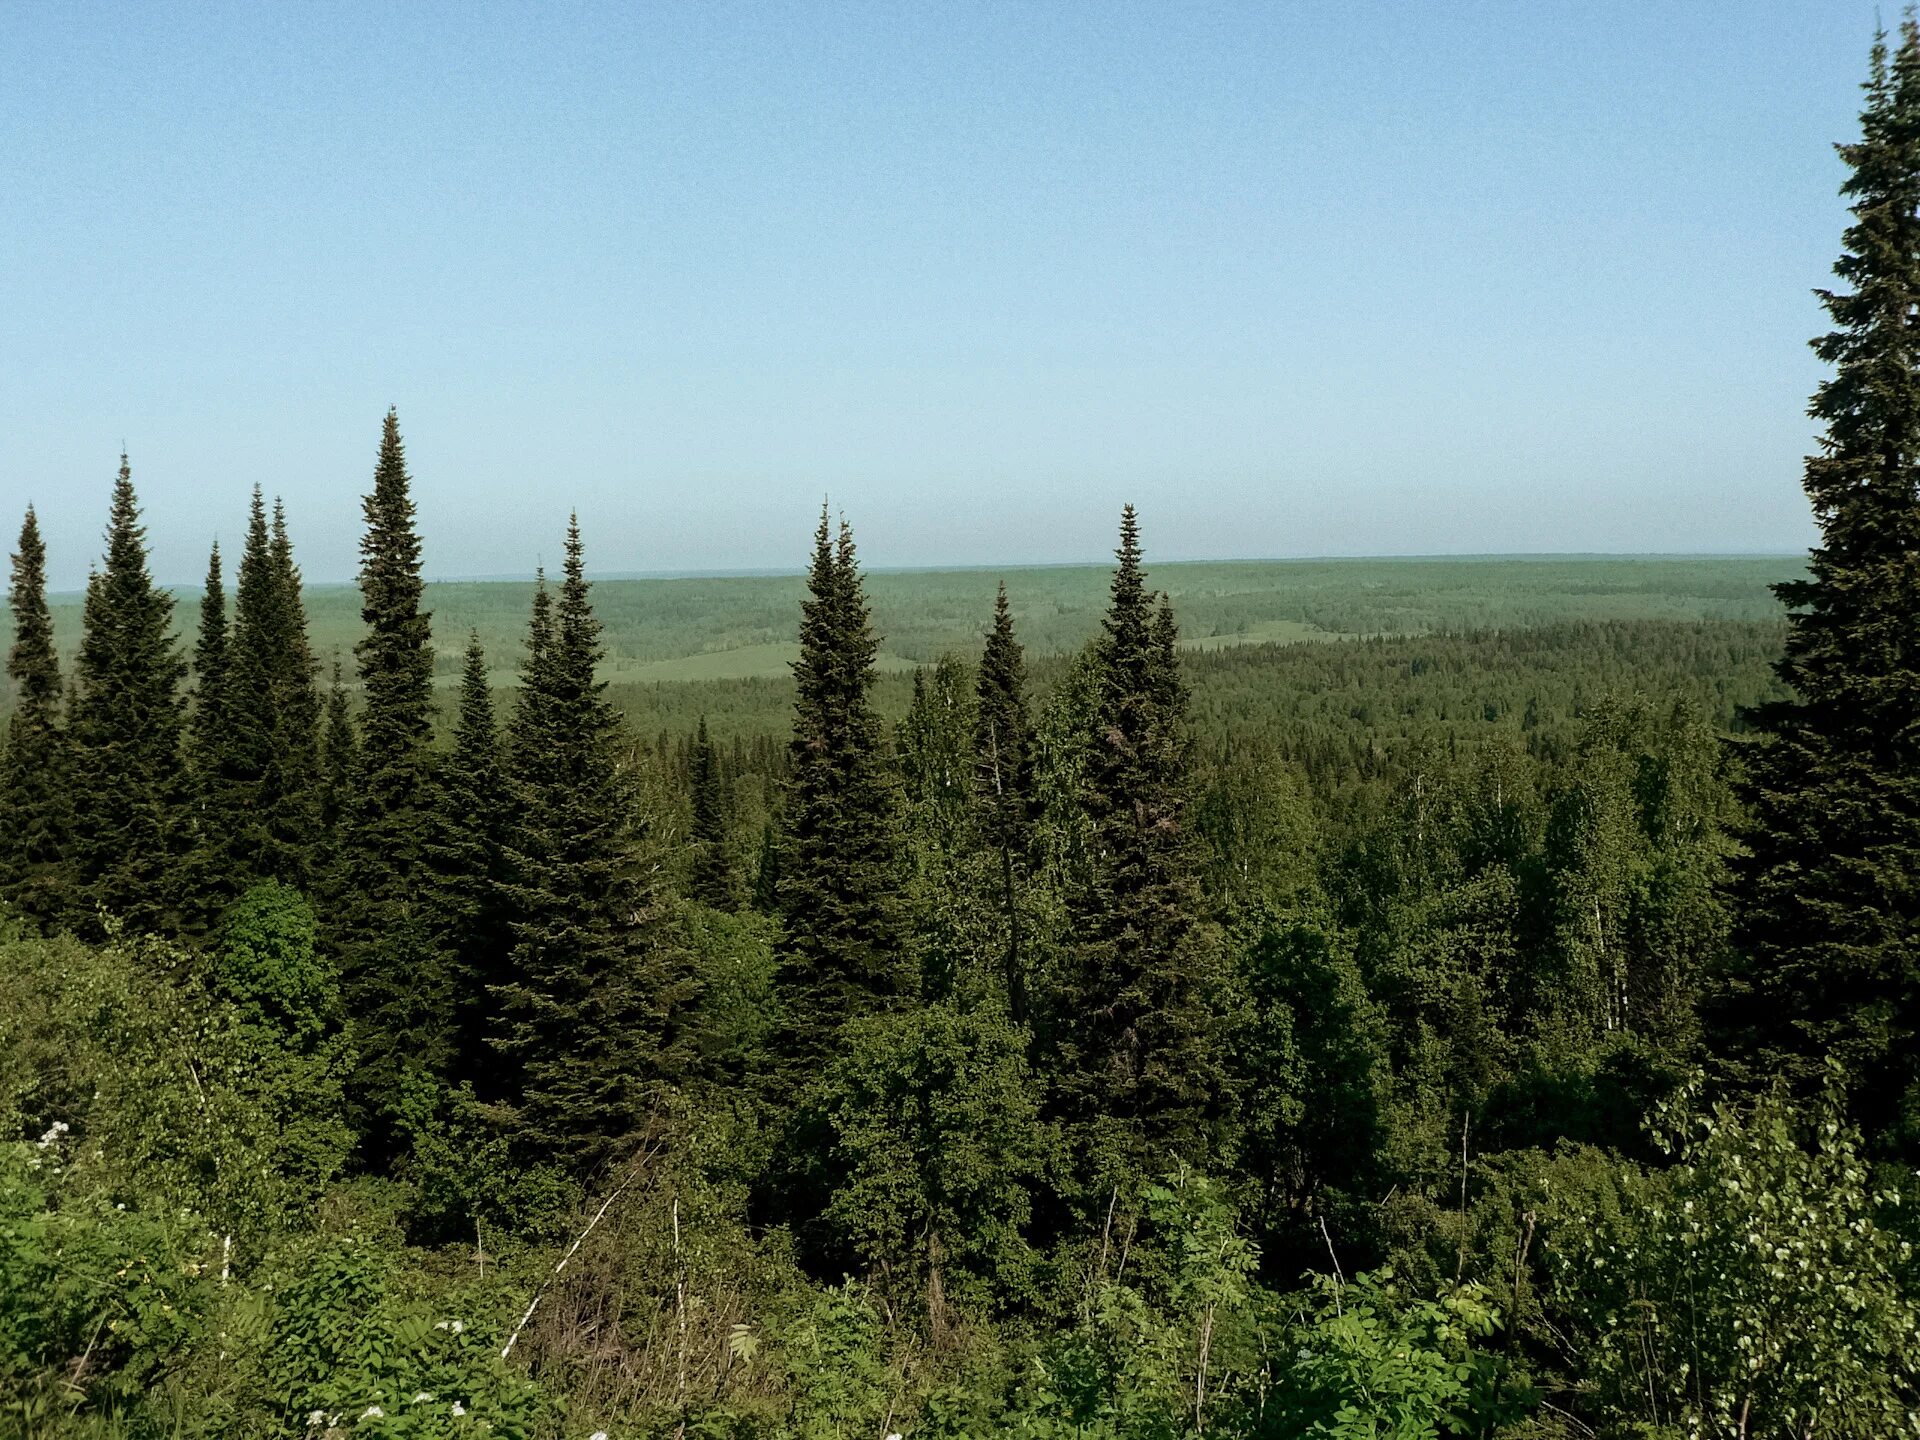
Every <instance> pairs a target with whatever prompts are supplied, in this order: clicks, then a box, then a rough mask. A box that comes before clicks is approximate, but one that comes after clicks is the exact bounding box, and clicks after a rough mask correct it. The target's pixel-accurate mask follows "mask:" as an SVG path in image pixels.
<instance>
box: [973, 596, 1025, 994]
mask: <svg viewBox="0 0 1920 1440" xmlns="http://www.w3.org/2000/svg"><path fill="white" fill-rule="evenodd" d="M973 717H974V718H973V764H974V787H975V790H976V792H977V794H978V796H979V810H980V832H981V838H982V840H983V841H984V842H985V844H986V845H987V847H988V848H989V849H991V850H992V851H993V852H994V853H995V856H996V858H997V860H998V862H999V866H1000V890H1001V894H1000V902H1001V905H1002V907H1003V908H1004V910H1005V913H1006V922H1007V956H1006V966H1005V977H1004V981H1003V983H1004V985H1005V988H1006V992H1007V1010H1008V1013H1009V1015H1010V1016H1011V1017H1012V1019H1013V1020H1014V1021H1015V1023H1020V1022H1023V1021H1025V1019H1026V1018H1027V982H1026V972H1025V961H1024V959H1023V958H1022V956H1021V949H1020V903H1019V884H1020V879H1021V876H1022V874H1023V873H1024V867H1025V861H1026V854H1027V846H1028V841H1029V838H1030V836H1031V833H1032V806H1033V722H1032V719H1031V718H1030V715H1029V712H1028V709H1027V663H1026V655H1025V652H1023V651H1022V649H1021V648H1020V642H1019V641H1018V640H1017V639H1015V638H1014V633H1013V611H1012V609H1011V607H1010V606H1009V605H1008V604H1007V587H1006V586H1005V585H1004V584H1002V585H1001V586H1000V590H999V593H998V594H997V595H996V596H995V597H994V602H993V628H992V629H991V630H989V631H988V632H987V644H986V648H985V650H983V651H982V652H981V655H980V673H979V676H978V678H977V679H976V681H975V685H974V712H973Z"/></svg>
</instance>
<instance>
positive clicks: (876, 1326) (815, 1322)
mask: <svg viewBox="0 0 1920 1440" xmlns="http://www.w3.org/2000/svg"><path fill="white" fill-rule="evenodd" d="M785 1339H786V1343H785V1345H784V1346H783V1347H782V1354H781V1360H782V1364H783V1366H784V1368H785V1371H786V1381H787V1393H788V1396H789V1397H790V1398H789V1407H790V1408H789V1410H788V1413H787V1417H786V1422H785V1423H784V1424H783V1425H781V1426H780V1428H779V1429H778V1430H777V1431H776V1432H775V1433H776V1434H777V1435H778V1437H779V1440H841V1437H842V1436H845V1435H847V1434H849V1433H852V1434H861V1435H867V1434H872V1435H879V1434H882V1433H884V1432H883V1430H882V1428H881V1422H882V1421H884V1420H886V1419H887V1418H888V1417H889V1416H890V1415H891V1414H893V1413H894V1410H893V1401H894V1397H895V1393H896V1386H895V1377H894V1376H893V1374H892V1373H891V1371H890V1369H889V1367H888V1365H887V1361H886V1356H885V1354H884V1352H883V1349H882V1345H881V1332H880V1317H879V1316H878V1315H877V1314H876V1313H875V1312H874V1307H873V1305H872V1303H871V1302H870V1301H869V1300H868V1298H867V1295H866V1292H865V1291H864V1290H863V1289H862V1288H861V1287H860V1286H858V1285H855V1284H853V1283H851V1282H849V1283H848V1284H846V1285H841V1286H829V1287H827V1288H825V1289H823V1290H821V1291H820V1293H819V1295H818V1296H817V1297H816V1298H815V1299H814V1301H813V1303H812V1305H811V1306H810V1307H809V1308H808V1310H807V1311H806V1313H805V1314H803V1315H802V1316H801V1317H800V1318H799V1320H798V1321H797V1322H796V1323H795V1324H794V1325H793V1326H792V1327H791V1329H790V1330H789V1331H788V1333H787V1335H786V1337H785Z"/></svg>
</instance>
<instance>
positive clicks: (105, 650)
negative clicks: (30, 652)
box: [70, 455, 187, 933]
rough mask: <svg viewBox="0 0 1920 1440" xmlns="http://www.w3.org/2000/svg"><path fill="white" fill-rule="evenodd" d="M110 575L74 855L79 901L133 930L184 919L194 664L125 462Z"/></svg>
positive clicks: (93, 608) (77, 800) (83, 748)
mask: <svg viewBox="0 0 1920 1440" xmlns="http://www.w3.org/2000/svg"><path fill="white" fill-rule="evenodd" d="M106 538H107V550H106V556H105V560H104V562H103V564H102V566H101V568H100V569H99V570H97V571H95V572H94V574H93V575H92V576H91V577H90V579H89V580H88V583H87V598H86V606H85V610H84V620H83V633H82V636H81V640H80V654H79V661H78V664H77V666H76V679H77V686H76V696H75V701H74V707H73V723H72V731H71V733H72V737H73V771H72V779H73V783H72V786H71V788H70V793H71V794H72V796H73V814H74V844H73V854H74V860H75V864H76V869H77V872H78V877H77V879H78V890H79V895H80V897H81V901H82V903H83V904H84V906H85V907H86V909H87V911H88V912H89V915H88V920H87V923H88V926H89V928H91V927H92V925H93V923H94V922H93V919H92V917H93V916H94V915H97V914H102V913H104V914H105V915H107V916H110V917H114V918H117V919H118V920H120V921H121V922H123V923H124V924H125V925H127V926H128V927H129V928H130V929H132V930H134V931H147V932H156V933H166V932H168V931H171V930H172V929H173V928H174V927H175V923H176V921H177V919H178V912H177V908H176V904H177V890H178V887H179V883H180V873H179V860H180V858H181V851H182V850H183V849H184V841H185V838H186V836H185V829H184V825H183V818H184V817H183V814H182V810H183V801H184V799H185V794H184V790H185V778H186V777H185V772H184V769H183V766H182V757H181V740H182V732H183V729H184V725H185V717H184V711H183V708H182V704H181V696H180V693H179V690H180V682H181V680H182V679H183V678H184V677H185V675H186V670H187V666H186V661H185V660H183V659H182V658H181V656H180V654H179V651H178V648H177V647H176V645H175V642H174V639H173V634H172V617H173V597H172V596H170V595H169V594H167V592H166V591H164V590H162V589H161V588H160V587H158V586H157V585H155V584H154V583H153V579H152V576H151V575H150V574H149V573H148V570H147V548H146V531H145V529H144V528H143V527H142V526H141V524H140V504H139V500H138V498H137V497H136V496H135V494H134V489H133V472H132V469H131V467H130V466H129V465H128V463H127V457H126V456H125V455H122V456H121V457H120V473H119V475H118V476H117V477H116V478H115V480H114V486H113V506H112V510H111V513H110V516H109V519H108V524H107V537H106Z"/></svg>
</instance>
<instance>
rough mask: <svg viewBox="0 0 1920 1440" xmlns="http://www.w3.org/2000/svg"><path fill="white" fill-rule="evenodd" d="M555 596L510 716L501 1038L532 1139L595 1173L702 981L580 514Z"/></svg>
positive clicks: (516, 1108)
mask: <svg viewBox="0 0 1920 1440" xmlns="http://www.w3.org/2000/svg"><path fill="white" fill-rule="evenodd" d="M546 596H547V592H546V589H545V587H544V586H542V587H541V588H540V589H539V590H537V591H536V592H535V602H534V603H535V611H534V618H533V623H532V626H531V627H530V631H529V644H528V651H529V654H528V668H527V672H526V674H525V676H524V677H523V682H522V692H521V698H520V702H519V705H518V707H517V713H516V715H515V720H514V727H513V750H514V754H515V757H516V766H515V773H514V774H513V777H512V784H513V791H514V794H513V818H512V822H511V827H510V829H509V832H508V838H507V844H506V853H505V867H506V871H507V874H508V877H509V880H508V884H507V886H506V896H507V902H508V905H509V907H510V920H511V934H512V939H513V950H512V955H511V961H510V967H509V975H508V977H507V979H506V981H505V983H504V984H502V985H500V986H499V987H498V988H497V989H496V990H495V992H494V994H495V999H496V1001H497V1004H498V1009H499V1016H500V1023H499V1029H498V1031H497V1034H496V1038H495V1044H496V1045H497V1047H498V1049H499V1051H500V1052H501V1054H502V1056H503V1057H504V1058H505V1059H506V1061H507V1062H508V1064H509V1065H510V1066H512V1067H513V1073H512V1076H511V1080H512V1084H513V1088H512V1090H511V1091H510V1092H509V1097H508V1102H507V1104H508V1108H509V1110H510V1111H511V1112H512V1117H513V1129H514V1138H515V1140H516V1143H517V1145H518V1146H519V1148H520V1150H521V1152H522V1153H523V1154H525V1155H526V1156H527V1157H529V1158H537V1159H543V1160H545V1159H552V1160H557V1161H560V1162H561V1163H563V1164H566V1165H568V1166H569V1167H571V1168H572V1169H574V1170H575V1172H576V1173H584V1172H585V1171H587V1170H588V1169H590V1168H591V1167H592V1166H594V1165H595V1164H597V1163H598V1162H600V1161H601V1160H603V1159H605V1158H606V1157H607V1156H608V1155H609V1154H610V1153H612V1152H613V1151H615V1150H616V1149H617V1148H618V1147H619V1145H620V1144H621V1142H622V1141H623V1140H625V1139H627V1138H628V1137H629V1136H631V1135H632V1134H633V1133H634V1132H635V1130H636V1129H637V1128H638V1127H639V1125H640V1124H641V1123H642V1121H643V1119H644V1117H645V1116H646V1114H647V1112H648V1110H649V1108H650V1107H651V1106H652V1105H653V1104H654V1103H655V1102H657V1100H658V1099H659V1098H661V1095H662V1092H663V1091H664V1090H665V1089H666V1087H668V1086H670V1085H672V1084H673V1083H674V1082H675V1081H676V1080H677V1078H678V1077H679V1075H680V1073H681V1070H682V1067H683V1065H684V1061H685V1055H686V1045H687V1039H686V1037H685V1035H684V1033H683V1021H684V1013H683V1012H684V1011H685V1009H686V1006H687V1005H688V1003H689V1001H690V999H691V998H692V987H691V982H690V979H689V970H688V967H687V965H686V957H685V955H684V952H683V951H682V950H681V948H680V947H679V946H678V945H677V944H676V943H675V941H674V939H673V937H672V935H671V934H670V933H669V930H668V924H667V916H666V915H665V913H664V911H663V908H662V906H661V903H660V896H659V895H658V894H657V893H656V892H655V889H654V885H653V881H652V878H651V867H650V866H649V865H648V863H647V855H646V845H647V841H648V836H647V832H646V827H645V825H644V822H643V820H642V817H641V815H640V813H639V809H638V806H637V805H636V803H635V802H636V796H635V794H634V788H633V783H632V778H631V776H630V774H629V772H628V770H627V768H626V766H625V764H624V761H623V755H624V750H625V739H624V735H623V726H622V722H621V719H620V715H619V712H618V711H617V710H616V709H615V708H614V707H613V706H612V705H611V704H610V703H609V702H608V701H607V698H606V693H605V691H606V686H605V684H604V682H602V681H599V680H597V679H596V678H595V675H594V670H595V667H596V665H597V664H598V663H599V661H600V658H601V654H602V647H601V643H600V623H599V621H598V620H597V619H596V618H595V617H594V614H593V608H592V603H591V599H590V587H589V584H588V581H587V578H586V568H585V552H584V548H583V546H582V544H581V540H580V530H579V526H578V523H577V522H575V523H573V524H571V525H570V526H569V528H568V531H567V547H566V565H565V571H564V576H563V580H562V583H561V586H560V593H559V597H558V600H557V602H556V603H554V604H553V605H552V608H551V610H550V611H549V609H548V604H547V599H546Z"/></svg>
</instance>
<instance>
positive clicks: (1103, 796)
mask: <svg viewBox="0 0 1920 1440" xmlns="http://www.w3.org/2000/svg"><path fill="white" fill-rule="evenodd" d="M1116 554H1117V556H1118V560H1119V564H1118V566H1117V568H1116V569H1115V571H1114V577H1113V586H1112V592H1111V598H1110V602H1109V605H1108V609H1107V614H1106V618H1105V621H1104V624H1103V629H1102V634H1101V636H1100V638H1099V640H1098V641H1097V642H1096V647H1097V648H1096V659H1097V676H1096V679H1097V687H1098V688H1097V694H1096V698H1095V703H1094V706H1093V713H1092V716H1091V724H1090V726H1089V734H1088V737H1087V759H1086V773H1085V776H1084V779H1083V784H1082V792H1081V804H1082V806H1083V808H1084V810H1085V813H1086V818H1087V823H1088V825H1089V827H1090V832H1091V845H1090V852H1091V853H1090V857H1089V865H1088V873H1087V875H1086V877H1085V879H1084V882H1083V883H1082V884H1080V885H1079V886H1078V887H1077V893H1075V894H1074V895H1072V896H1071V897H1070V908H1071V912H1072V920H1073V933H1072V936H1071V940H1070V943H1069V946H1068V951H1067V954H1066V956H1065V957H1064V962H1065V963H1064V964H1063V965H1062V966H1061V969H1060V974H1059V977H1058V980H1057V982H1056V987H1055V989H1054V993H1053V994H1051V995H1050V996H1049V1005H1048V1023H1047V1026H1046V1038H1047V1039H1048V1040H1049V1041H1051V1045H1050V1047H1049V1049H1050V1052H1051V1066H1050V1068H1051V1069H1052V1072H1053V1086H1054V1101H1055V1106H1056V1108H1057V1110H1058V1113H1059V1114H1060V1115H1061V1117H1062V1118H1063V1119H1065V1120H1067V1121H1068V1122H1069V1123H1070V1124H1075V1125H1079V1126H1082V1127H1088V1128H1086V1129H1084V1130H1083V1132H1082V1133H1083V1139H1082V1142H1081V1143H1082V1144H1083V1145H1084V1146H1087V1147H1091V1148H1092V1149H1097V1150H1098V1151H1099V1152H1100V1153H1099V1154H1097V1155H1090V1156H1089V1159H1090V1163H1091V1164H1092V1165H1093V1166H1094V1167H1095V1168H1096V1169H1098V1168H1101V1167H1110V1166H1111V1165H1112V1164H1113V1163H1114V1162H1116V1161H1118V1162H1120V1163H1122V1164H1135V1165H1138V1164H1145V1165H1157V1164H1164V1163H1165V1161H1166V1159H1167V1156H1168V1154H1169V1152H1171V1153H1172V1154H1173V1155H1177V1156H1179V1157H1180V1158H1183V1159H1185V1160H1187V1161H1189V1162H1197V1161H1199V1160H1201V1159H1202V1158H1203V1157H1204V1156H1205V1154H1206V1151H1207V1148H1208V1145H1209V1143H1210V1140H1211V1136H1212V1126H1213V1122H1214V1120H1215V1119H1216V1118H1217V1115H1218V1111H1219V1107H1220V1105H1221V1102H1222V1099H1223V1097H1222V1096H1221V1094H1220V1087H1221V1084H1222V1081H1223V1078H1224V1071H1223V1068H1222V1061H1221V1054H1220V1025H1221V1020H1220V1015H1219V1011H1218V1006H1219V1003H1220V995H1219V982H1218V978H1217V975H1216V973H1215V967H1216V964H1217V960H1216V955H1215V947H1214V945H1213V943H1212V937H1211V936H1209V935H1208V934H1206V933H1205V932H1204V930H1203V928H1202V927H1200V926H1199V925H1198V924H1197V923H1196V922H1197V918H1198V915H1199V911H1200V891H1199V882H1198V856H1197V854H1196V848H1195V838H1194V836H1193V834H1192V831H1191V828H1190V826H1189V824H1188V818H1187V813H1186V812H1187V805H1188V795H1187V790H1188V777H1187V741H1186V733H1185V727H1186V717H1185V713H1184V709H1185V706H1184V687H1183V685H1182V682H1181V679H1180V675H1179V668H1178V658H1177V654H1176V652H1175V651H1174V648H1173V642H1174V638H1175V632H1174V629H1173V622H1172V614H1171V611H1170V610H1169V609H1167V608H1166V607H1165V606H1164V605H1163V606H1160V607H1158V608H1156V606H1155V603H1154V597H1153V596H1152V595H1151V594H1150V592H1149V591H1148V590H1147V586H1146V577H1145V574H1144V572H1143V570H1142V568H1141V552H1140V541H1139V527H1138V523H1137V521H1136V519H1135V516H1134V512H1133V507H1132V506H1128V507H1127V508H1126V510H1125V511H1124V512H1123V514H1122V517H1121V522H1120V547H1119V549H1118V551H1117V552H1116ZM1112 1179H1113V1176H1112V1174H1111V1173H1110V1172H1109V1173H1107V1174H1106V1175H1104V1176H1103V1178H1102V1180H1101V1182H1100V1183H1103V1184H1104V1183H1112Z"/></svg>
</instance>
